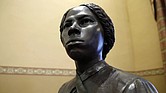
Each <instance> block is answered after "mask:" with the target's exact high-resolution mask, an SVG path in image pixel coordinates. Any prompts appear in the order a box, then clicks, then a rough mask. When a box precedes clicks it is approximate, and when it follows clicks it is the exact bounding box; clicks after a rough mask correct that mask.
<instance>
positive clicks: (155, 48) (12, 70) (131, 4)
mask: <svg viewBox="0 0 166 93" xmlns="http://www.w3.org/2000/svg"><path fill="white" fill-rule="evenodd" d="M161 1H164V0H161ZM90 2H92V3H95V4H98V5H99V6H101V7H102V8H103V9H104V10H105V11H106V13H107V14H108V15H109V16H110V17H111V19H112V21H113V23H114V26H115V30H116V31H115V34H116V42H115V46H114V47H113V49H112V50H111V51H110V52H109V54H108V55H107V58H106V62H107V63H108V64H110V65H112V66H114V67H116V68H119V69H122V70H124V71H128V72H131V73H133V74H136V75H139V76H141V77H143V78H145V79H147V80H149V81H151V82H152V83H153V84H154V85H155V86H156V88H157V89H158V91H159V93H166V87H165V86H166V74H165V69H166V62H165V61H166V60H165V59H166V25H165V23H166V21H165V20H166V18H164V17H165V16H166V15H164V12H163V10H162V9H163V6H162V5H163V4H164V3H163V2H160V0H156V1H154V0H59V1H58V0H0V93H58V89H59V88H60V86H61V85H62V84H63V83H64V82H66V81H68V80H70V79H72V78H73V77H74V75H75V64H74V62H73V60H71V59H70V58H69V57H68V56H67V54H66V52H65V50H64V48H63V46H62V44H61V41H60V33H59V25H60V22H61V18H62V16H63V14H64V13H65V12H66V11H67V10H68V9H69V8H72V7H74V6H78V5H80V4H82V3H90ZM165 5H166V4H165Z"/></svg>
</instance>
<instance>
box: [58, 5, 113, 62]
mask: <svg viewBox="0 0 166 93" xmlns="http://www.w3.org/2000/svg"><path fill="white" fill-rule="evenodd" d="M60 32H61V41H62V44H63V46H64V47H65V49H66V51H67V54H68V55H69V56H70V57H71V58H72V59H74V60H84V58H86V60H88V59H87V58H89V59H92V58H94V57H97V56H99V57H101V58H102V59H105V57H106V55H107V53H108V52H109V51H110V50H111V48H112V47H113V45H114V42H115V37H114V26H113V23H112V21H111V19H110V18H109V16H108V15H107V14H106V13H105V11H104V10H103V9H102V8H101V7H99V6H98V5H95V4H92V3H90V4H82V5H80V6H77V7H74V8H71V9H69V10H68V11H67V12H66V13H65V14H64V16H63V18H62V21H61V25H60Z"/></svg>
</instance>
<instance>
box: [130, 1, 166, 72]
mask: <svg viewBox="0 0 166 93" xmlns="http://www.w3.org/2000/svg"><path fill="white" fill-rule="evenodd" d="M127 5H128V14H129V23H130V29H131V35H132V43H133V44H132V45H133V51H134V63H135V70H136V71H139V70H146V69H153V68H160V67H163V64H162V59H161V51H160V43H159V35H158V30H157V25H156V22H155V19H154V15H153V11H152V6H151V4H150V0H135V1H133V0H127Z"/></svg>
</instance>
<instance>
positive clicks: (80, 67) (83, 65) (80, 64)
mask: <svg viewBox="0 0 166 93" xmlns="http://www.w3.org/2000/svg"><path fill="white" fill-rule="evenodd" d="M101 60H102V59H100V58H95V59H93V60H90V61H87V60H85V61H75V64H76V69H77V73H79V74H82V73H83V72H84V71H86V70H87V69H89V68H90V67H92V66H93V65H95V64H96V63H98V62H101Z"/></svg>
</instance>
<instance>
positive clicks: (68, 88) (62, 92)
mask: <svg viewBox="0 0 166 93" xmlns="http://www.w3.org/2000/svg"><path fill="white" fill-rule="evenodd" d="M75 82H76V77H74V78H73V79H71V80H70V81H68V82H66V83H64V84H63V85H62V86H61V88H60V89H59V91H58V93H68V92H69V91H71V90H72V89H73V88H74V87H75V84H76V83H75Z"/></svg>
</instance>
